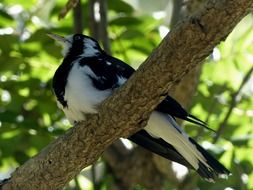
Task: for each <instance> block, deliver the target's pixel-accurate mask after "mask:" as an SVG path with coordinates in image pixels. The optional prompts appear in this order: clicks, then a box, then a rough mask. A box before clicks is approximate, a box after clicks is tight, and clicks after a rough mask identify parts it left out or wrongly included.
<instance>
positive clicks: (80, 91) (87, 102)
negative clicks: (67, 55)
mask: <svg viewBox="0 0 253 190" xmlns="http://www.w3.org/2000/svg"><path fill="white" fill-rule="evenodd" d="M77 61H78V60H77ZM87 74H88V75H90V76H92V77H96V75H95V74H94V73H93V71H92V70H91V69H90V68H89V67H87V66H80V65H79V64H78V63H74V64H73V67H72V69H71V71H70V73H69V76H68V81H67V85H66V87H65V95H64V99H65V100H66V101H67V104H68V107H66V108H64V109H63V111H64V113H65V114H66V117H67V118H68V119H69V121H70V122H71V123H73V122H74V121H82V120H84V119H85V116H84V115H85V114H87V113H96V112H97V110H96V106H97V105H98V104H99V103H101V102H102V101H103V100H104V99H105V98H107V97H108V96H109V95H110V94H111V93H112V91H111V90H103V91H99V90H97V89H96V88H94V87H93V84H92V81H91V79H90V78H89V76H88V75H87Z"/></svg>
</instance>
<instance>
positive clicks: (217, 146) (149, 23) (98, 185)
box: [0, 0, 253, 190]
mask: <svg viewBox="0 0 253 190" xmlns="http://www.w3.org/2000/svg"><path fill="white" fill-rule="evenodd" d="M99 2H100V1H97V3H98V4H99ZM91 3H94V4H96V1H92V0H90V1H89V2H88V1H87V0H83V1H82V2H81V4H79V5H78V7H77V8H76V9H75V14H73V11H70V12H69V13H68V14H67V16H66V17H65V18H63V19H61V20H58V15H59V12H60V10H61V9H62V8H63V7H64V6H65V4H66V1H64V0H58V1H55V0H38V1H35V0H30V1H27V0H19V1H13V0H3V1H2V2H1V3H0V178H2V179H3V178H5V177H6V176H8V175H9V174H10V172H11V171H13V170H14V169H15V168H16V167H17V166H19V165H20V164H22V163H23V162H25V161H26V160H27V159H29V158H30V157H31V156H33V155H35V154H36V153H38V152H39V151H40V150H41V149H42V148H43V147H44V146H46V145H47V144H48V143H49V142H50V141H52V139H54V138H56V137H57V136H59V135H61V134H63V133H64V131H65V130H66V129H67V128H69V127H70V124H69V123H68V121H67V120H66V119H65V118H64V116H63V114H62V112H61V111H60V110H59V109H58V108H57V106H56V103H55V100H54V97H53V93H52V88H51V79H52V76H53V74H54V71H55V70H56V68H57V66H58V65H59V63H60V62H61V59H62V56H61V54H60V51H61V47H59V46H57V45H56V44H55V43H54V42H53V41H52V40H51V39H49V38H48V37H47V36H46V34H47V33H57V34H62V35H69V34H71V33H73V32H75V31H79V30H82V31H83V33H84V34H90V35H93V36H96V35H97V37H98V38H100V39H101V40H100V41H101V43H102V44H104V46H105V49H106V50H107V51H110V52H111V53H112V54H113V55H114V56H116V57H118V58H120V59H122V60H124V61H125V62H127V63H129V64H130V65H131V66H133V67H135V68H137V67H138V65H139V64H141V63H142V62H143V61H144V59H145V58H146V57H147V56H148V55H149V54H150V53H151V51H152V49H153V48H155V47H156V46H157V45H158V44H159V42H160V41H161V39H162V37H163V36H164V35H165V34H166V33H167V32H168V31H169V29H170V28H171V27H172V24H171V22H170V20H172V21H174V20H173V18H175V17H176V18H177V17H178V15H179V12H178V10H177V9H174V10H177V12H174V13H173V14H172V12H173V9H172V8H173V5H174V7H176V6H178V5H177V3H176V1H172V0H171V1H165V0H159V1H151V0H148V1H147V0H145V1H144V0H136V1H123V0H108V3H107V5H106V6H105V7H104V8H105V9H104V10H105V13H106V15H107V21H103V23H104V24H105V25H104V28H102V29H107V30H105V32H104V33H98V34H96V31H97V30H96V19H99V16H101V14H100V15H99V12H96V8H95V9H93V10H92V11H91V9H90V4H91ZM188 3H192V2H190V1H189V2H188ZM94 4H93V5H94ZM95 6H97V5H95ZM78 8H79V13H80V12H81V17H80V14H79V16H74V15H76V14H77V15H78ZM91 14H92V15H93V16H94V18H93V19H92V18H91ZM172 15H173V16H172ZM175 15H176V16H175ZM102 16H103V15H102ZM171 17H172V19H171ZM103 18H104V17H102V19H103ZM94 19H95V20H94ZM100 19H101V17H100ZM252 21H253V19H252V15H248V16H247V17H246V18H245V19H244V20H243V21H242V22H241V23H240V24H239V25H238V26H237V27H236V28H235V30H234V31H233V32H232V33H231V34H230V36H229V37H228V38H227V40H226V41H225V42H224V43H221V44H220V45H219V46H218V47H216V48H215V49H214V51H213V53H212V55H210V57H208V58H207V59H206V61H205V63H204V65H203V67H202V70H201V76H200V79H199V83H198V86H197V90H196V93H195V94H194V97H193V99H192V100H191V106H190V111H191V113H193V114H195V115H196V116H198V117H199V118H201V119H203V120H205V121H207V122H208V123H209V125H210V127H211V128H213V129H215V130H217V131H218V132H217V134H213V133H211V132H208V131H204V130H203V129H200V128H197V127H194V126H190V125H189V124H188V123H183V126H184V128H185V130H186V131H187V132H188V133H189V134H190V135H191V136H193V137H195V138H196V139H197V140H198V141H199V142H201V144H202V145H203V146H204V147H205V148H207V149H209V150H210V151H211V152H212V153H213V154H214V155H215V156H216V157H217V158H219V160H220V161H221V162H222V163H223V164H224V165H226V166H227V167H228V168H229V169H230V170H231V171H232V173H233V175H232V176H231V177H229V179H228V180H218V182H217V183H215V184H209V183H207V182H204V181H203V180H201V179H199V178H198V177H197V176H196V174H194V173H193V174H192V172H190V175H185V173H184V172H182V171H186V170H185V169H182V168H181V167H179V166H177V167H173V168H175V170H177V171H178V172H179V174H182V175H180V176H181V177H179V176H177V175H175V173H173V175H175V177H176V178H177V180H178V182H177V185H175V183H171V181H170V180H169V179H166V176H165V178H164V182H165V183H164V184H163V187H164V189H175V188H177V189H184V188H183V187H182V183H189V181H188V182H186V181H187V180H183V179H184V178H185V179H191V180H190V181H191V182H190V184H191V185H190V186H188V187H191V189H196V188H199V189H204V188H205V189H206V190H207V189H226V190H230V189H241V190H243V189H253V174H252V169H253V159H252V154H251V153H252V148H253V135H252V132H253V128H252V123H253V109H252V107H253V98H252V94H253V77H252V75H251V73H252V70H253V66H252V63H253V46H252V42H253V29H252V28H253V27H252V26H253V22H252ZM106 22H107V23H106ZM80 25H82V26H83V28H82V27H81V28H80V27H79V28H78V26H80ZM94 28H95V29H94ZM187 88H195V87H193V86H188V87H187ZM183 93H184V91H182V94H183ZM128 151H131V150H128ZM142 169H144V170H145V168H140V170H142ZM186 172H187V171H186ZM113 174H114V172H112V171H110V170H108V167H107V162H104V160H103V159H101V160H99V161H98V163H97V164H96V166H93V167H89V168H86V169H84V170H83V172H82V173H81V174H80V175H79V176H77V177H76V178H75V180H73V181H72V182H70V184H69V186H68V187H66V189H112V188H113V184H114V183H113V181H115V176H114V175H113ZM153 175H154V176H155V175H156V174H155V173H154V174H153ZM185 176H186V177H185ZM180 184H181V185H180ZM114 188H115V186H114ZM133 188H134V189H143V187H142V186H141V185H138V184H136V186H135V187H133Z"/></svg>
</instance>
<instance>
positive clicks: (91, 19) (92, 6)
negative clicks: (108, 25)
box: [88, 0, 99, 40]
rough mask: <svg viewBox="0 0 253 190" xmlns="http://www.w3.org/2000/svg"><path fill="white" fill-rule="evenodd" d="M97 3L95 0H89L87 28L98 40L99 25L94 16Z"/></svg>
mask: <svg viewBox="0 0 253 190" xmlns="http://www.w3.org/2000/svg"><path fill="white" fill-rule="evenodd" d="M96 3H98V2H97V0H89V4H88V5H89V29H90V35H91V36H92V37H93V38H95V39H97V40H99V27H98V21H97V20H96V18H95V14H96V13H95V4H96Z"/></svg>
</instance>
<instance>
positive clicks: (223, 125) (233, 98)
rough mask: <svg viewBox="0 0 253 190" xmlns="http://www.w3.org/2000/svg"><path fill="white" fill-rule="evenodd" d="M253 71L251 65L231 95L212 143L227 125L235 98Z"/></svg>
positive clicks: (235, 101)
mask: <svg viewBox="0 0 253 190" xmlns="http://www.w3.org/2000/svg"><path fill="white" fill-rule="evenodd" d="M252 72H253V67H251V68H250V69H249V70H248V72H247V73H246V75H245V76H244V78H243V80H242V82H241V84H240V86H239V88H238V90H237V91H236V92H235V93H234V94H232V95H231V103H230V106H229V109H228V111H227V114H226V115H225V117H224V119H223V121H222V122H221V124H220V126H219V128H218V130H217V133H216V136H215V137H214V140H213V143H216V142H217V140H218V139H219V137H220V135H221V134H222V133H223V131H224V130H225V127H226V125H227V122H228V120H229V117H230V116H231V114H232V111H233V109H234V107H235V106H236V105H237V103H238V101H237V98H238V95H239V94H240V92H241V90H242V88H243V86H244V85H245V84H246V83H247V81H248V80H249V79H250V76H251V74H252Z"/></svg>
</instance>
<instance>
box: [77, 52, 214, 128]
mask: <svg viewBox="0 0 253 190" xmlns="http://www.w3.org/2000/svg"><path fill="white" fill-rule="evenodd" d="M80 62H81V65H85V64H86V65H88V66H89V67H90V68H91V69H92V71H93V72H94V73H95V74H96V76H98V77H97V78H94V77H92V76H90V78H91V79H92V81H93V84H94V86H95V87H96V88H98V89H100V90H106V89H113V88H117V87H119V84H118V77H119V76H121V77H124V78H125V79H128V78H129V77H130V76H131V75H132V74H133V73H134V72H135V70H134V69H133V68H132V67H131V66H130V65H128V64H126V63H125V62H123V61H121V60H119V59H117V58H115V57H112V56H110V55H107V54H106V53H103V54H102V55H100V56H96V57H85V58H83V59H82V60H81V61H80ZM156 110H157V111H159V112H162V113H166V114H169V115H171V116H173V117H177V118H180V119H183V120H186V121H189V122H191V123H194V124H197V125H200V126H203V127H205V128H206V129H209V130H211V131H213V130H212V129H210V128H209V127H208V126H207V124H206V123H205V122H203V121H201V120H200V119H198V118H196V117H195V116H193V115H191V114H189V113H188V112H187V111H186V110H185V109H184V108H183V107H182V106H181V105H180V104H179V103H178V102H177V101H176V100H175V99H173V98H172V97H170V96H167V97H166V98H165V99H164V100H163V101H162V102H161V103H160V104H159V105H158V106H157V107H156Z"/></svg>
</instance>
